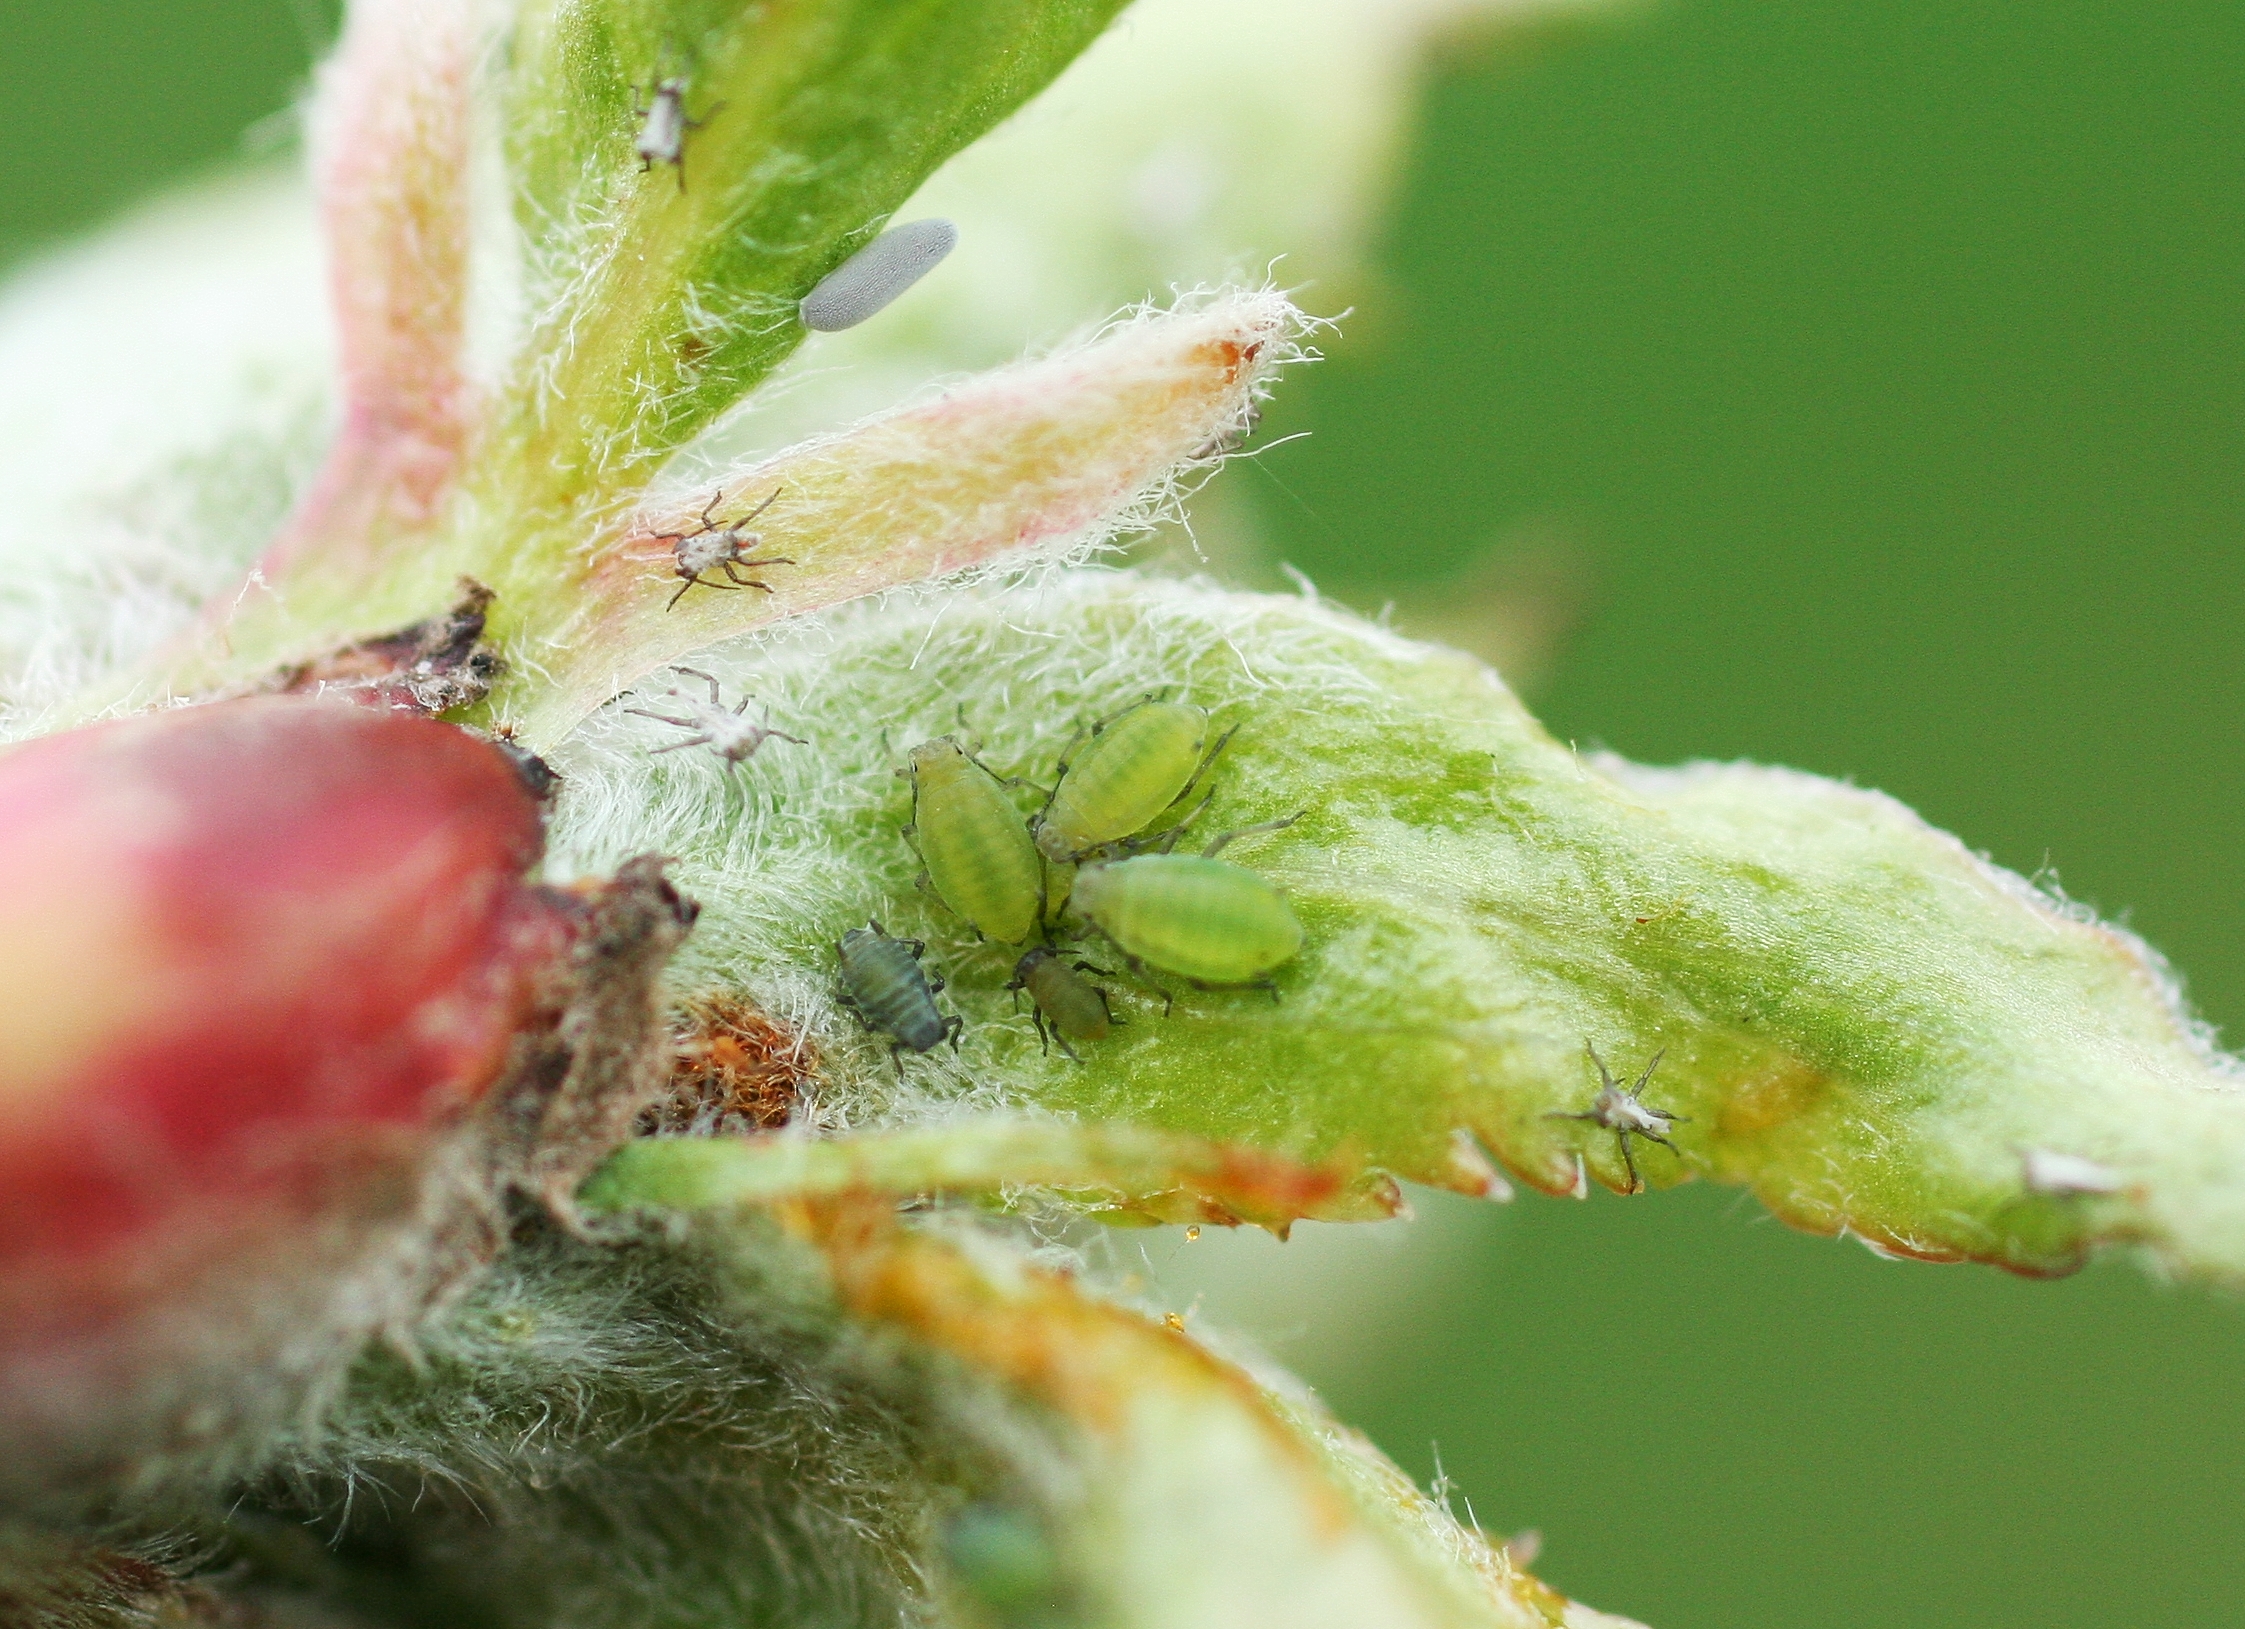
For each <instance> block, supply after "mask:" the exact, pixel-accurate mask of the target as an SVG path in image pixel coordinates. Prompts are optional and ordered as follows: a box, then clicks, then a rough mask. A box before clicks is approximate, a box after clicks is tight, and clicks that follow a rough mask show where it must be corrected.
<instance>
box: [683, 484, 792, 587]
mask: <svg viewBox="0 0 2245 1629" xmlns="http://www.w3.org/2000/svg"><path fill="white" fill-rule="evenodd" d="M786 490H787V488H785V487H774V488H773V489H772V495H771V496H770V497H769V498H766V499H765V500H764V501H763V502H762V503H760V504H758V505H757V506H756V507H755V508H754V509H751V510H750V511H749V512H748V513H747V514H745V515H743V516H742V517H741V518H740V519H739V520H736V521H735V522H733V524H732V525H730V526H720V525H718V524H717V518H716V517H717V506H718V505H719V504H721V503H723V502H724V501H725V491H724V488H722V487H720V488H719V489H718V491H717V496H716V497H714V498H712V499H710V500H709V503H708V505H707V507H705V508H704V509H703V510H702V523H701V524H700V525H699V526H697V527H695V528H694V529H693V530H692V531H690V532H655V533H653V534H651V535H652V536H653V537H654V538H655V540H656V541H657V542H659V543H668V544H669V545H670V552H671V555H672V557H673V558H674V559H675V560H676V561H677V562H678V575H679V576H681V577H683V578H685V579H686V580H685V582H683V583H681V584H680V585H679V588H678V592H677V593H675V594H673V595H671V597H670V604H669V605H666V606H664V607H663V609H664V610H666V611H668V610H671V609H672V608H674V607H675V606H676V605H677V604H678V602H679V601H680V600H682V599H684V598H685V597H686V590H687V589H689V588H694V587H697V586H699V587H702V588H723V589H727V590H731V589H735V588H761V589H762V590H763V591H764V592H765V593H767V594H769V593H771V592H772V585H771V584H770V583H764V582H758V581H757V580H756V579H755V578H754V577H743V576H742V575H741V574H740V573H741V572H742V570H743V569H746V570H749V571H755V570H757V569H759V568H760V567H763V566H792V565H793V564H795V562H794V561H792V560H790V559H788V558H787V556H785V555H784V554H774V555H768V556H766V557H765V558H764V559H762V560H757V559H752V558H750V557H751V556H752V555H753V554H754V553H755V551H756V550H757V549H759V548H762V547H763V545H764V539H763V536H762V534H760V533H757V532H752V531H750V530H749V529H748V528H749V527H750V526H751V525H752V524H754V522H755V520H756V517H757V516H758V515H761V514H762V513H763V512H764V511H765V510H767V509H769V508H771V507H772V505H773V504H775V503H777V502H778V501H779V495H780V494H781V493H782V492H785V491H786ZM713 571H721V572H723V573H724V574H725V580H724V581H723V582H718V581H716V580H715V579H714V578H712V577H711V576H710V575H709V573H710V572H713Z"/></svg>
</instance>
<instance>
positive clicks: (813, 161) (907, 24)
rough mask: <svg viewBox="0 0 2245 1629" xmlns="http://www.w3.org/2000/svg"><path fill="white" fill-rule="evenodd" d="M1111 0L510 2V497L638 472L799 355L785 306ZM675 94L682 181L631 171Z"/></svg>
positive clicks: (1077, 39)
mask: <svg viewBox="0 0 2245 1629" xmlns="http://www.w3.org/2000/svg"><path fill="white" fill-rule="evenodd" d="M1122 3H1123V0H807V3H802V4H791V5H784V6H777V5H748V4H743V3H742V0H638V3H631V0H607V3H600V0H545V3H543V4H535V5H531V6H529V7H526V8H525V10H524V13H523V15H522V16H521V18H520V20H519V22H518V24H517V32H516V37H515V46H514V56H513V66H512V71H511V74H510V85H509V97H508V104H509V117H508V129H509V133H510V138H511V139H510V143H509V145H510V149H511V156H512V158H513V161H514V168H515V171H516V174H517V176H518V178H519V182H518V184H519V192H518V209H517V214H518V218H519V219H520V221H521V223H522V226H523V228H524V230H525V232H526V233H527V234H528V236H529V239H530V243H531V255H532V277H533V299H534V301H535V302H536V304H537V305H538V307H539V308H540V321H539V326H538V333H537V336H536V338H535V339H534V340H533V342H532V354H531V356H530V358H529V359H528V362H527V368H526V371H525V373H524V375H523V378H522V384H521V387H520V388H521V391H522V394H521V396H520V397H519V400H518V408H519V411H520V412H521V414H522V415H523V417H522V419H521V421H520V424H519V426H518V433H519V435H520V437H521V440H520V442H519V446H518V457H517V459H516V460H515V461H514V462H513V463H512V464H511V468H510V480H509V481H508V482H507V484H508V486H509V487H510V489H511V490H513V492H514V495H515V496H517V497H518V498H526V499H528V500H529V501H530V502H532V503H534V504H535V503H537V502H539V501H540V499H542V498H543V499H548V500H556V499H570V500H573V499H575V498H577V497H578V496H579V495H580V493H582V492H584V491H586V490H588V489H589V490H592V491H595V492H598V491H602V490H607V491H613V490H614V488H615V484H616V483H617V482H619V481H622V482H626V483H629V484H637V482H639V481H641V480H644V479H645V475H646V473H647V465H648V462H649V461H650V460H652V459H655V458H659V457H660V456H662V455H663V454H665V453H667V452H668V451H669V450H670V449H672V448H674V447H676V446H678V445H679V444H680V443H681V442H683V441H684V440H685V439H686V438H687V437H688V436H690V435H692V434H693V433H694V432H695V431H696V430H698V429H700V428H701V427H702V426H703V425H705V424H707V423H708V422H709V421H710V420H711V419H712V418H713V417H714V416H715V415H716V414H718V413H720V412H722V411H723V410H724V409H726V408H728V407H730V406H732V404H733V403H734V402H736V401H738V400H739V399H740V397H741V395H742V394H743V393H744V392H745V391H746V390H747V389H748V388H749V387H750V386H751V385H753V384H754V383H755V382H756V381H757V380H758V379H760V378H762V377H763V376H764V374H765V373H767V372H769V371H770V369H771V368H772V367H773V366H774V365H775V364H776V363H778V362H779V360H780V359H781V358H782V357H784V356H786V355H787V353H788V352H790V351H792V350H793V349H794V348H795V346H796V345H797V344H798V343H800V341H801V340H802V338H803V328H802V326H801V324H800V323H799V322H797V320H796V317H795V304H796V302H797V301H798V300H799V299H801V298H802V296H803V295H804V294H805V293H807V292H808V291H809V290H810V288H811V286H812V285H813V284H814V283H816V282H817V281H818V279H819V278H820V277H821V276H823V275H824V274H825V273H826V272H828V271H830V270H832V269H833V268H834V267H835V266H836V265H838V264H840V263H841V261H842V260H844V259H845V258H847V257H848V255H849V254H850V253H851V252H852V251H853V250H854V249H856V248H858V247H859V246H861V245H862V244H864V243H865V242H867V241H868V240H869V239H870V238H871V237H872V235H873V234H874V233H876V232H877V231H878V230H879V229H880V227H881V225H882V223H883V222H884V221H885V220H886V219H887V218H888V215H889V212H890V211H891V210H893V209H894V208H895V207H896V206H897V205H898V204H899V203H900V202H902V201H903V200H904V198H905V197H906V196H907V195H908V194H910V193H911V192H912V190H913V189H914V188H915V187H917V186H918V185H919V184H920V182H921V181H922V180H924V179H925V178H926V177H927V176H928V175H929V173H930V172H932V171H933V170H934V169H935V167H936V166H937V165H938V164H940V163H941V162H942V161H943V160H944V159H946V158H948V157H950V155H951V154H952V153H954V152H956V151H958V149H960V148H961V147H963V146H965V145H966V144H967V143H968V142H970V141H972V140H973V139H974V138H975V137H976V136H978V135H980V134H981V133H982V132H983V131H985V130H987V129H989V128H990V127H991V126H992V125H994V124H996V123H997V122H998V121H999V120H1000V119H1002V118H1004V117H1005V116H1006V114H1008V113H1010V112H1012V111H1013V109H1014V108H1015V107H1017V106H1019V105H1020V104H1021V102H1022V101H1024V100H1025V99H1026V98H1028V97H1029V96H1030V95H1032V94H1034V93H1035V92H1036V91H1037V90H1039V89H1041V88H1042V87H1043V86H1044V85H1045V84H1046V83H1047V82H1048V81H1049V80H1050V79H1051V78H1052V77H1053V76H1054V75H1055V74H1057V73H1058V72H1059V71H1060V70H1061V69H1062V68H1063V67H1065V66H1066V65H1067V64H1068V62H1069V61H1070V60H1071V59H1073V58H1074V57H1075V55H1076V54H1077V53H1078V52H1079V51H1081V50H1082V49H1083V48H1084V47H1085V46H1086V45H1088V44H1090V43H1091V41H1092V40H1093V39H1094V38H1095V37H1097V35H1098V33H1099V31H1100V30H1101V29H1102V28H1104V27H1105V26H1106V24H1107V22H1108V21H1109V19H1111V18H1112V17H1113V16H1114V14H1115V13H1116V12H1117V11H1118V10H1120V9H1121V5H1122ZM669 78H678V79H682V80H684V81H685V84H686V87H687V88H686V107H685V111H686V113H687V115H688V116H689V117H691V118H693V119H695V120H697V121H699V124H700V128H697V129H690V130H689V131H688V132H687V134H686V142H685V147H684V152H683V155H682V156H683V167H682V168H681V169H679V170H678V171H677V172H676V173H673V172H672V171H671V170H668V169H665V168H664V167H662V166H657V167H656V168H655V169H654V170H652V171H651V172H648V173H642V170H641V164H640V159H639V157H638V155H637V154H636V153H635V152H634V149H633V139H634V137H635V135H636V134H637V132H638V129H639V114H638V113H637V112H636V111H635V106H644V105H645V104H646V101H647V98H648V97H649V95H650V94H651V93H652V91H653V88H654V87H655V85H656V84H657V82H658V81H661V80H664V79H669ZM518 482H519V483H521V484H520V485H517V484H516V483H518Z"/></svg>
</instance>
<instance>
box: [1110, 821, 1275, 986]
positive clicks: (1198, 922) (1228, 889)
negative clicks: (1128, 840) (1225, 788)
mask: <svg viewBox="0 0 2245 1629" xmlns="http://www.w3.org/2000/svg"><path fill="white" fill-rule="evenodd" d="M1291 824H1293V821H1292V820H1281V821H1272V822H1270V823H1269V824H1267V825H1264V826H1258V827H1252V828H1249V829H1250V830H1256V831H1271V830H1275V829H1277V828H1278V827H1280V826H1287V825H1291ZM1245 835H1247V834H1246V832H1244V831H1240V832H1230V833H1227V834H1226V835H1224V836H1222V837H1219V838H1217V839H1216V841H1215V842H1213V843H1211V844H1209V846H1208V848H1207V850H1206V851H1205V852H1204V853H1201V854H1140V855H1135V856H1133V857H1132V858H1130V859H1127V860H1110V861H1103V862H1098V863H1094V864H1091V865H1087V866H1085V867H1084V868H1083V869H1082V870H1080V871H1078V872H1077V873H1076V886H1075V896H1074V906H1075V909H1076V910H1078V911H1080V912H1081V913H1082V914H1083V915H1084V916H1085V917H1086V918H1087V919H1088V920H1089V921H1090V922H1091V924H1092V925H1093V926H1094V927H1096V928H1097V929H1098V930H1099V931H1100V932H1101V933H1104V934H1105V935H1106V936H1107V937H1108V938H1109V939H1112V940H1113V941H1114V942H1115V944H1116V945H1117V947H1119V948H1120V949H1121V950H1122V952H1123V954H1124V955H1126V956H1128V957H1129V958H1130V959H1131V960H1132V961H1133V962H1134V963H1139V964H1142V965H1143V966H1145V967H1148V968H1151V969H1152V970H1153V971H1155V972H1157V973H1175V974H1177V975H1178V976H1179V977H1182V978H1187V979H1191V980H1192V981H1193V982H1194V983H1196V984H1251V985H1255V986H1258V987H1259V988H1262V989H1267V990H1269V991H1270V992H1271V993H1272V994H1273V995H1274V996H1275V995H1276V994H1277V993H1278V990H1277V986H1275V985H1273V984H1271V983H1270V982H1269V981H1268V980H1267V979H1266V977H1265V975H1266V974H1268V973H1269V972H1270V971H1271V969H1273V968H1274V967H1277V966H1279V965H1280V964H1281V963H1283V962H1287V961H1290V960H1292V959H1293V957H1294V954H1295V952H1297V951H1299V950H1300V949H1301V948H1302V924H1301V923H1300V922H1299V921H1297V920H1296V919H1295V916H1294V911H1293V908H1292V907H1291V906H1289V905H1288V904H1287V903H1286V896H1285V895H1284V894H1281V893H1280V892H1279V891H1278V890H1277V889H1276V888H1275V887H1273V886H1272V885H1271V884H1269V883H1268V882H1265V881H1264V880H1263V879H1262V878H1261V877H1258V876H1257V875H1256V874H1255V873H1254V872H1252V871H1249V870H1247V869H1245V868H1244V867H1241V866H1236V865H1233V864H1231V863H1230V862H1229V861H1226V860H1219V859H1217V858H1216V857H1215V856H1216V851H1217V850H1218V849H1220V848H1222V847H1223V846H1224V845H1225V844H1226V843H1228V842H1230V841H1231V840H1232V839H1233V838H1235V837H1243V836H1245Z"/></svg>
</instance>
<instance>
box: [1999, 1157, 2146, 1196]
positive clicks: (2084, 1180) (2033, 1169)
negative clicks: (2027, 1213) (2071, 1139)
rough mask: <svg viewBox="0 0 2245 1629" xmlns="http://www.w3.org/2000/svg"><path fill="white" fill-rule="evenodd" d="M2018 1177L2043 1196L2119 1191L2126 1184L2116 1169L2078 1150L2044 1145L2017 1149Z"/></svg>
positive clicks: (2027, 1186)
mask: <svg viewBox="0 0 2245 1629" xmlns="http://www.w3.org/2000/svg"><path fill="white" fill-rule="evenodd" d="M2019 1178H2020V1181H2021V1182H2023V1183H2024V1184H2025V1185H2026V1189H2027V1192H2029V1193H2031V1194H2039V1195H2041V1196H2042V1197H2043V1198H2045V1199H2075V1198H2079V1197H2081V1196H2083V1195H2086V1194H2113V1193H2119V1192H2120V1191H2121V1190H2122V1189H2123V1188H2124V1187H2126V1186H2127V1184H2126V1183H2125V1182H2124V1181H2123V1180H2122V1179H2121V1175H2120V1173H2119V1172H2118V1171H2115V1170H2114V1169H2113V1168H2112V1167H2111V1166H2109V1165H2099V1164H2098V1163H2097V1162H2096V1161H2095V1160H2085V1159H2083V1158H2082V1157H2081V1156H2080V1155H2079V1154H2060V1153H2057V1152H2055V1151H2053V1150H2051V1149H2048V1148H2022V1149H2020V1150H2019Z"/></svg>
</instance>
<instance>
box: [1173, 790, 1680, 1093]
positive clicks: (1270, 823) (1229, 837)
mask: <svg viewBox="0 0 2245 1629" xmlns="http://www.w3.org/2000/svg"><path fill="white" fill-rule="evenodd" d="M1203 807H1206V805H1203ZM1308 812H1309V811H1308V810H1307V809H1305V810H1303V811H1302V814H1307V813H1308ZM1301 818H1302V815H1301V814H1290V815H1288V816H1287V817H1286V818H1285V819H1284V820H1265V821H1261V822H1259V823H1257V824H1255V825H1252V826H1242V827H1240V828H1239V830H1237V831H1228V832H1225V833H1224V834H1223V835H1221V836H1220V837H1218V838H1217V839H1216V840H1215V841H1214V842H1212V843H1210V844H1209V845H1208V847H1206V848H1204V849H1202V850H1201V851H1200V852H1201V857H1202V858H1203V859H1208V860H1213V859H1215V858H1216V855H1217V852H1218V851H1219V850H1220V849H1222V848H1224V847H1225V846H1226V845H1227V844H1230V843H1236V842H1238V841H1239V840H1240V839H1241V838H1242V837H1258V836H1261V835H1262V834H1263V833H1265V832H1273V831H1284V830H1285V829H1286V828H1287V827H1289V826H1291V825H1293V824H1294V822H1295V821H1297V820H1299V819H1301ZM1654 1061H1655V1062H1658V1061H1659V1060H1658V1059H1655V1060H1654Z"/></svg>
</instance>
